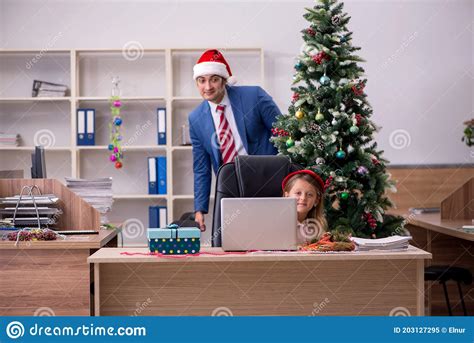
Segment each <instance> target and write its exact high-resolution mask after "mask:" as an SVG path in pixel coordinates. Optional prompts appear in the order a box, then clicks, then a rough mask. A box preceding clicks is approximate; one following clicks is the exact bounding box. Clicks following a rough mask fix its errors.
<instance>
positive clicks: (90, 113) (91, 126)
mask: <svg viewBox="0 0 474 343" xmlns="http://www.w3.org/2000/svg"><path fill="white" fill-rule="evenodd" d="M86 113H87V116H86V144H87V145H95V110H93V109H88V110H87V112H86Z"/></svg>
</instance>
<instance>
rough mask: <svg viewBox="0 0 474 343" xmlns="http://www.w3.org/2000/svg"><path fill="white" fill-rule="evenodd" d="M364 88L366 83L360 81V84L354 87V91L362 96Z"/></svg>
mask: <svg viewBox="0 0 474 343" xmlns="http://www.w3.org/2000/svg"><path fill="white" fill-rule="evenodd" d="M364 87H365V85H364V83H363V82H362V81H359V83H358V84H356V85H353V86H352V91H353V92H354V94H355V95H357V96H361V95H362V94H364Z"/></svg>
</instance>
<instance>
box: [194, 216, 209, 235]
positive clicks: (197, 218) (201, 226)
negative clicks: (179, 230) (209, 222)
mask: <svg viewBox="0 0 474 343" xmlns="http://www.w3.org/2000/svg"><path fill="white" fill-rule="evenodd" d="M194 220H195V221H196V222H197V223H198V224H199V229H201V231H202V232H204V231H206V224H204V214H203V213H202V212H200V211H198V212H196V213H195V214H194Z"/></svg>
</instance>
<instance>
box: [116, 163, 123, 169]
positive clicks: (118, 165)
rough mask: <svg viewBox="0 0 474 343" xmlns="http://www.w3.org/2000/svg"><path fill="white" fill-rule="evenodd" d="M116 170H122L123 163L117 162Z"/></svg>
mask: <svg viewBox="0 0 474 343" xmlns="http://www.w3.org/2000/svg"><path fill="white" fill-rule="evenodd" d="M115 168H117V169H120V168H122V162H119V161H117V162H115Z"/></svg>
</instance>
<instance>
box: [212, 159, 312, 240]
mask: <svg viewBox="0 0 474 343" xmlns="http://www.w3.org/2000/svg"><path fill="white" fill-rule="evenodd" d="M301 169H304V168H303V167H302V166H301V165H299V164H295V163H291V162H290V160H289V158H288V157H286V156H262V155H259V156H237V157H236V158H235V160H234V162H231V163H227V164H224V165H223V166H221V167H220V168H219V170H218V172H217V179H216V194H215V198H214V215H213V222H212V246H213V247H220V246H221V245H222V244H221V200H222V199H223V198H264V197H281V196H282V190H281V183H282V181H283V179H284V178H285V176H286V175H288V174H289V173H291V172H294V171H297V170H301Z"/></svg>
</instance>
